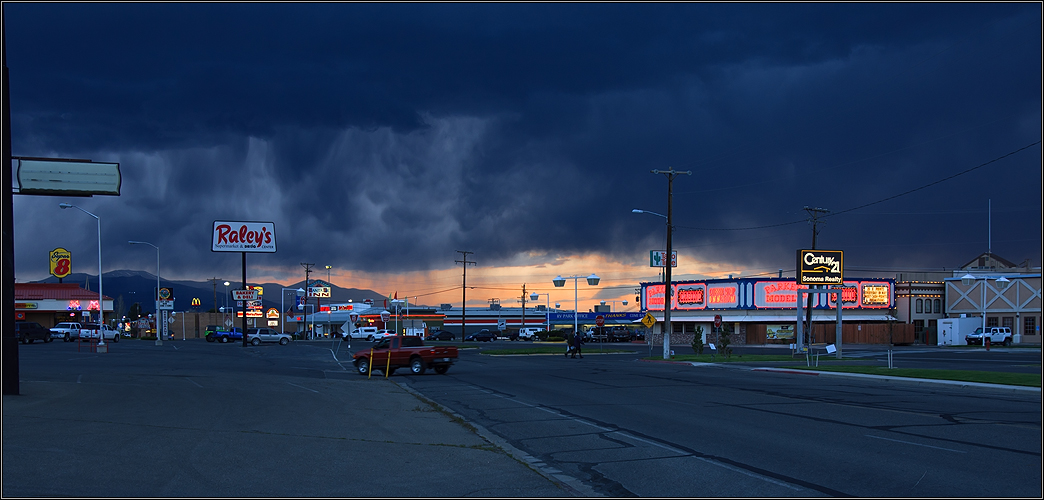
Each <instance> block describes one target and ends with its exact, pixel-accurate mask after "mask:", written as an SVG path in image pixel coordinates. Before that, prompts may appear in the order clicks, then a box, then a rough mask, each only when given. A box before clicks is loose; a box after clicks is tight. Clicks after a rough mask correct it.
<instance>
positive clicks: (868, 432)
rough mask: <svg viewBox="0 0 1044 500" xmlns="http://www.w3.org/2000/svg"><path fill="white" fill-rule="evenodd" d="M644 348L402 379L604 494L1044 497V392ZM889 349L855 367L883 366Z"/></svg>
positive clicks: (467, 358)
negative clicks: (676, 356) (659, 356)
mask: <svg viewBox="0 0 1044 500" xmlns="http://www.w3.org/2000/svg"><path fill="white" fill-rule="evenodd" d="M483 347H484V348H485V347H486V346H483ZM490 347H493V346H490ZM606 347H607V348H608V347H622V346H609V345H607V346H606ZM750 349H754V348H750ZM638 351H639V352H638V353H636V354H604V355H598V354H597V352H598V349H597V346H591V345H588V346H587V349H586V355H585V357H584V359H566V358H564V357H563V356H557V355H554V356H496V357H494V356H489V355H483V354H480V353H479V352H477V351H476V350H468V351H465V352H464V353H463V360H462V362H461V363H460V365H459V366H458V367H456V369H455V370H453V371H452V372H451V373H450V374H449V375H448V376H447V377H426V376H419V377H417V376H402V377H401V379H403V380H405V381H406V383H408V384H409V385H410V386H412V387H414V388H415V389H417V390H418V391H419V392H421V393H422V394H424V395H425V396H427V397H429V398H431V399H433V400H435V401H437V402H438V403H439V404H441V405H444V406H446V407H447V408H451V409H453V410H454V411H456V412H458V413H459V414H461V415H463V416H464V417H465V418H467V419H468V420H469V421H471V422H473V423H476V424H478V425H480V426H482V427H484V428H486V429H489V430H490V431H492V432H494V433H496V434H498V435H499V436H501V437H502V438H503V439H504V440H505V441H507V442H508V443H509V444H510V445H511V446H512V447H514V448H516V449H518V450H520V451H521V452H523V453H525V454H527V455H529V456H530V457H532V459H533V460H534V461H535V462H539V463H542V464H544V465H546V466H547V467H550V468H553V469H556V470H561V471H563V472H564V473H565V474H567V475H569V476H572V477H575V478H577V479H578V480H579V481H581V482H582V483H583V484H585V485H587V486H589V487H590V488H591V491H592V492H593V493H596V494H602V495H609V496H643V497H645V496H698V497H703V496H862V497H893V496H930V497H966V496H970V497H1008V496H1011V497H1023V496H1024V497H1040V495H1041V394H1040V391H1039V390H1035V391H1033V390H1031V391H1027V390H1012V389H1004V388H979V387H961V386H960V385H946V384H936V383H919V382H904V381H883V380H877V379H866V378H853V377H840V376H811V375H799V374H788V373H778V372H767V371H755V370H752V369H751V368H752V367H751V366H740V365H730V366H697V367H694V366H691V365H677V364H664V363H650V362H643V361H639V359H638V358H639V357H644V356H647V355H648V351H647V350H644V351H643V350H641V349H639V350H638ZM678 351H679V349H676V352H678ZM875 351H877V349H876V348H873V347H864V348H858V347H854V348H852V349H850V350H848V351H846V356H847V355H849V354H850V355H852V356H862V357H863V358H861V359H864V360H865V361H866V362H868V363H876V364H878V365H879V366H880V365H881V363H882V360H881V359H880V354H883V353H877V352H875ZM900 351H901V352H900ZM777 352H778V351H777ZM784 352H786V351H785V350H784ZM986 355H988V356H992V358H982V357H981V356H986ZM991 359H992V360H991ZM895 363H896V364H897V365H899V366H906V367H916V366H919V365H922V364H923V365H927V366H930V367H948V366H952V365H961V366H964V367H965V368H968V367H969V366H974V367H976V369H988V368H990V367H992V368H995V369H998V370H1009V369H1012V367H1013V366H1017V367H1019V368H1018V369H1019V370H1022V369H1027V368H1025V367H1022V366H1021V365H1029V368H1028V369H1029V370H1030V372H1035V373H1040V352H1039V351H1027V350H1021V351H1020V350H1016V349H1011V350H1008V351H1007V352H1003V351H998V350H993V351H991V352H990V353H978V352H975V351H956V350H954V351H950V350H938V349H935V350H932V349H930V348H921V349H916V348H905V349H901V350H899V351H897V354H896V357H895Z"/></svg>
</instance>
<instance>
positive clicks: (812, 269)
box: [797, 250, 845, 286]
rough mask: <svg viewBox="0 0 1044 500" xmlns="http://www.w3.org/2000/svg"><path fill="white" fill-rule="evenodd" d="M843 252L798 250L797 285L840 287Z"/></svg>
mask: <svg viewBox="0 0 1044 500" xmlns="http://www.w3.org/2000/svg"><path fill="white" fill-rule="evenodd" d="M844 269H845V266H844V252H843V251H841V250H798V252H797V282H798V284H799V285H806V286H808V285H840V284H842V283H844V276H843V274H844Z"/></svg>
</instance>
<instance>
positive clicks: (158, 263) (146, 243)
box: [127, 241, 184, 345]
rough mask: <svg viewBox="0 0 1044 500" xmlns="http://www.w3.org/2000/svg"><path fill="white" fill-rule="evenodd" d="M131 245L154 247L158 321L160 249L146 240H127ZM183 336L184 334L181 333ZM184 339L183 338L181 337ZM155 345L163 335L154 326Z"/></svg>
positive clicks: (158, 343) (160, 341)
mask: <svg viewBox="0 0 1044 500" xmlns="http://www.w3.org/2000/svg"><path fill="white" fill-rule="evenodd" d="M127 243H129V244H131V245H148V246H150V247H152V248H155V249H156V292H155V293H156V296H155V299H156V320H157V321H159V317H160V310H159V306H160V303H159V289H160V249H159V247H158V246H156V245H153V244H152V243H149V242H147V241H128V242H127ZM182 337H184V335H182ZM182 340H184V339H182ZM156 345H163V336H162V335H160V334H159V328H158V327H157V328H156Z"/></svg>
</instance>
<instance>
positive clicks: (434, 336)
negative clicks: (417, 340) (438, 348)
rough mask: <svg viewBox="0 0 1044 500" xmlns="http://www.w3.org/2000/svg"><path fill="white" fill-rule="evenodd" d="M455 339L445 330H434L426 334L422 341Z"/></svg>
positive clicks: (454, 336)
mask: <svg viewBox="0 0 1044 500" xmlns="http://www.w3.org/2000/svg"><path fill="white" fill-rule="evenodd" d="M455 338H457V336H456V335H453V333H451V332H447V331H446V330H434V331H431V332H428V336H427V337H424V340H453V339H455Z"/></svg>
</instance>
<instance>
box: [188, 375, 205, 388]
mask: <svg viewBox="0 0 1044 500" xmlns="http://www.w3.org/2000/svg"><path fill="white" fill-rule="evenodd" d="M185 380H188V381H189V382H192V383H193V384H196V387H203V386H202V385H199V383H198V382H196V381H195V380H192V379H190V378H188V377H185Z"/></svg>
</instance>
